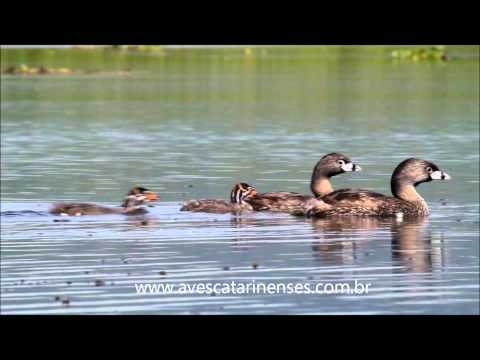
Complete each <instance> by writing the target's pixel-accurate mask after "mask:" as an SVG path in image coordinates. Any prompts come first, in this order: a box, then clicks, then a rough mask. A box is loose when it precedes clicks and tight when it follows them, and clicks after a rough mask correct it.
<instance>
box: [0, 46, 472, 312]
mask: <svg viewBox="0 0 480 360" xmlns="http://www.w3.org/2000/svg"><path fill="white" fill-rule="evenodd" d="M391 50H392V48H389V47H333V48H332V47H299V48H294V47H291V48H287V47H285V48H252V49H250V50H245V49H243V48H229V49H166V50H165V51H164V52H163V53H160V54H156V53H128V52H114V51H108V50H78V49H50V50H44V49H2V50H1V60H2V69H4V68H6V67H8V66H10V65H18V64H26V65H28V66H37V67H38V66H42V65H45V66H48V67H67V68H71V69H73V70H74V72H73V74H71V75H37V76H22V75H2V77H1V155H2V156H1V170H2V171H1V217H0V219H1V274H2V276H1V293H0V295H1V313H2V314H478V313H479V96H480V95H479V49H478V47H449V48H448V50H449V61H448V62H446V63H444V62H426V63H422V62H419V63H408V62H397V63H396V62H392V61H391V60H390V59H389V53H390V51H391ZM333 151H336V152H342V153H344V154H346V155H348V156H350V157H351V158H352V159H353V160H354V161H355V162H357V163H358V164H359V165H361V166H362V168H363V171H362V172H359V173H354V174H351V173H349V174H344V175H341V176H338V177H336V178H334V179H333V186H334V188H343V187H362V188H369V189H371V190H375V191H379V192H383V193H387V194H389V193H390V188H389V181H390V175H391V173H392V171H393V169H394V168H395V166H396V165H397V164H398V163H399V162H400V161H402V160H403V159H405V158H407V157H412V156H414V157H419V158H424V159H428V160H431V161H433V162H435V163H436V164H437V165H438V166H439V167H441V168H442V169H443V170H445V171H446V172H447V173H449V174H450V175H451V176H452V180H450V181H448V182H431V183H426V184H422V185H420V186H419V188H418V190H419V192H420V193H421V194H422V196H423V197H424V198H425V199H426V200H427V202H428V204H429V206H430V210H431V216H430V217H429V219H428V220H424V221H414V222H396V221H389V220H375V219H363V220H356V221H355V220H343V221H338V220H317V221H312V220H306V219H301V218H294V217H292V216H289V215H288V214H276V213H267V212H264V213H244V214H242V215H240V216H235V215H231V214H224V215H216V214H199V213H197V214H195V213H188V212H180V211H179V208H180V206H181V203H182V202H183V201H185V200H187V199H191V198H206V197H214V198H228V195H229V191H230V189H231V187H232V185H233V184H234V183H235V182H238V181H240V180H241V181H246V182H248V183H250V184H252V185H255V186H256V187H257V189H258V190H259V191H261V192H263V191H273V190H286V191H297V192H302V193H309V180H310V175H311V170H312V168H313V166H314V164H315V163H316V162H317V161H318V159H319V158H320V157H321V156H322V155H324V154H326V153H328V152H333ZM133 185H143V186H145V187H148V188H150V189H152V190H155V191H157V192H158V193H159V195H160V197H161V199H160V201H159V202H158V203H156V204H155V206H154V207H152V208H149V210H150V212H149V214H148V215H146V216H144V217H130V218H127V217H125V216H121V215H108V216H85V217H74V218H68V219H66V218H64V217H61V218H60V217H55V216H52V215H48V214H47V209H48V207H49V206H50V204H51V203H52V202H55V201H59V200H80V201H92V202H99V203H104V204H110V205H117V204H119V203H120V202H121V200H122V198H123V196H124V193H125V192H126V191H127V190H128V189H129V188H130V187H132V186H133ZM59 219H60V220H62V221H58V220H59ZM355 280H357V281H361V282H364V283H371V286H370V291H369V293H368V294H362V295H351V294H329V295H326V294H322V295H320V294H288V293H280V294H218V295H216V296H212V295H208V294H203V295H202V294H195V295H192V294H190V295H186V294H164V295H160V294H156V295H151V294H150V295H148V294H143V295H140V294H137V292H136V289H135V284H136V283H137V284H138V283H145V282H153V283H161V284H167V283H168V284H175V285H180V284H184V283H186V284H189V285H193V284H199V283H211V284H213V283H231V282H232V281H235V282H237V283H248V282H252V281H255V283H257V284H258V283H265V284H266V283H274V284H280V283H283V284H287V283H295V284H297V283H300V284H307V283H308V284H311V286H312V287H314V286H315V284H318V283H327V282H332V283H340V282H349V283H350V282H353V281H355ZM99 285H101V286H99ZM57 296H58V297H60V299H67V298H68V299H69V302H70V303H69V304H68V305H66V304H62V302H61V301H57V300H56V299H55V298H56V297H57Z"/></svg>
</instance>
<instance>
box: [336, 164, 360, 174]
mask: <svg viewBox="0 0 480 360" xmlns="http://www.w3.org/2000/svg"><path fill="white" fill-rule="evenodd" d="M341 169H342V170H343V171H345V172H347V171H362V168H361V167H360V166H358V165H357V164H354V163H351V162H349V163H345V164H343V165H342V166H341Z"/></svg>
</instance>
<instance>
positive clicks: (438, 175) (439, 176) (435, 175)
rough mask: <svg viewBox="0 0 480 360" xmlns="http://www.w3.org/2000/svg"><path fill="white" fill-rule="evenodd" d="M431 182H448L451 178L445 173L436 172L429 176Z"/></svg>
mask: <svg viewBox="0 0 480 360" xmlns="http://www.w3.org/2000/svg"><path fill="white" fill-rule="evenodd" d="M430 178H431V179H432V180H450V179H451V177H450V175H448V174H447V173H446V172H443V171H440V170H437V171H434V172H432V173H431V174H430Z"/></svg>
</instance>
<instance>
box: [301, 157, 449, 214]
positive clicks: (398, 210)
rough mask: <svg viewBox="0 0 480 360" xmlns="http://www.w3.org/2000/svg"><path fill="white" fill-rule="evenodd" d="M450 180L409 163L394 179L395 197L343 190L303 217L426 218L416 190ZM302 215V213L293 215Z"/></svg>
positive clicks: (428, 166) (436, 170)
mask: <svg viewBox="0 0 480 360" xmlns="http://www.w3.org/2000/svg"><path fill="white" fill-rule="evenodd" d="M448 179H450V176H449V175H448V174H446V173H444V172H443V171H441V170H440V169H439V168H438V167H437V166H436V165H435V164H433V163H431V162H429V161H425V160H420V159H414V158H410V159H406V160H404V161H402V162H401V163H400V164H399V165H398V166H397V167H396V169H395V170H394V172H393V174H392V177H391V182H390V183H391V190H392V194H393V195H394V196H393V197H392V196H386V195H383V194H379V193H376V192H373V191H370V190H365V189H341V190H336V191H333V192H331V193H330V194H327V195H325V196H322V197H321V198H320V199H319V200H321V202H323V203H320V204H313V205H311V206H306V207H305V209H304V211H303V214H304V215H307V216H312V217H330V216H385V217H389V216H396V217H403V216H426V215H428V213H429V210H428V206H427V203H426V202H425V200H424V199H423V198H422V197H421V196H420V195H419V194H418V193H417V191H416V190H415V187H416V186H417V185H419V184H421V183H423V182H429V181H432V180H448ZM293 213H294V215H301V214H302V212H301V211H296V212H293Z"/></svg>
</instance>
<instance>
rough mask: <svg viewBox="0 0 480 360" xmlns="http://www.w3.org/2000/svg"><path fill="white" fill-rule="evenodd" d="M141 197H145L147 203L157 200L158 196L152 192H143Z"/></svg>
mask: <svg viewBox="0 0 480 360" xmlns="http://www.w3.org/2000/svg"><path fill="white" fill-rule="evenodd" d="M143 195H144V196H145V199H146V200H148V201H156V200H158V199H159V197H158V195H157V194H156V193H154V192H153V191H145V192H144V193H143Z"/></svg>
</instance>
